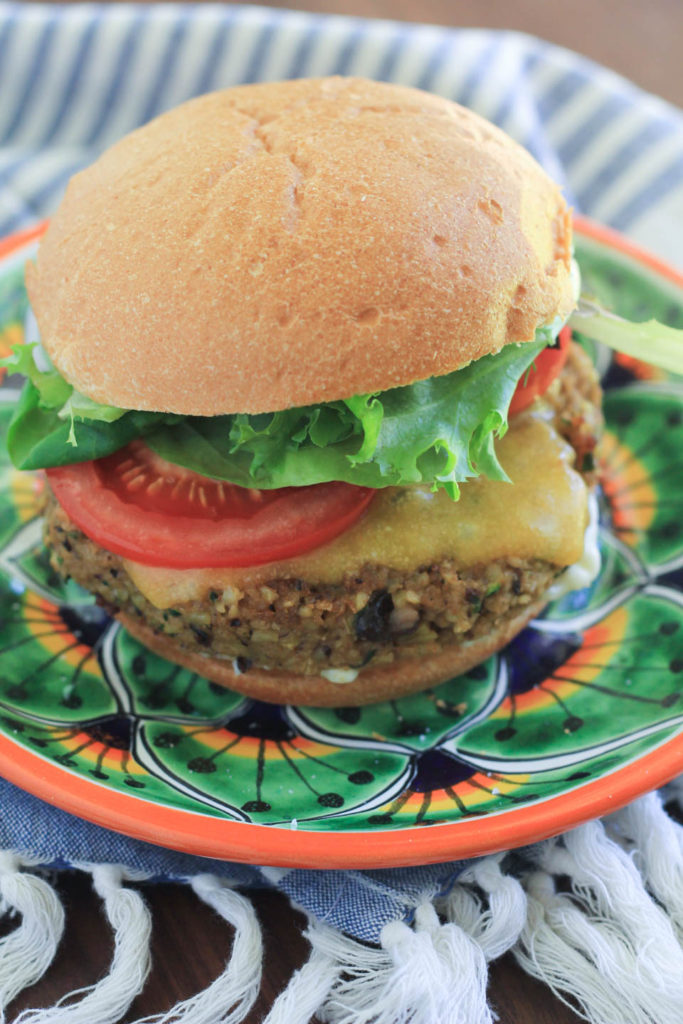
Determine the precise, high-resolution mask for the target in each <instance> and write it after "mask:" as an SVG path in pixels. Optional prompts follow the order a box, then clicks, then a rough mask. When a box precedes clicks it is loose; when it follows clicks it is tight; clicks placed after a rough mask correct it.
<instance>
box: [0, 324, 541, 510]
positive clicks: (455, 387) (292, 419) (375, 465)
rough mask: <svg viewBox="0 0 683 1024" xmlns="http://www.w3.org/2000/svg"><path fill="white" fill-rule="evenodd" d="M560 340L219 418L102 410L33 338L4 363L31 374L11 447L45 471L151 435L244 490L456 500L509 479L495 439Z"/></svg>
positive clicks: (169, 455)
mask: <svg viewBox="0 0 683 1024" xmlns="http://www.w3.org/2000/svg"><path fill="white" fill-rule="evenodd" d="M551 340H552V335H551V334H550V332H549V331H547V330H543V331H541V332H539V336H538V338H537V339H536V340H535V341H534V342H531V343H529V344H524V345H507V346H506V347H505V348H504V349H503V350H502V351H501V352H499V353H497V354H496V355H493V356H485V357H484V358H482V359H478V360H476V361H475V362H473V363H470V364H469V365H468V366H466V367H464V368H462V369H460V370H457V371H455V372H453V373H450V374H446V375H445V376H443V377H433V378H430V379H429V380H425V381H419V382H417V383H416V384H412V385H409V386H406V387H400V388H392V389H390V390H388V391H383V392H380V393H378V394H369V395H356V396H354V397H352V398H349V399H346V400H344V401H337V402H329V403H326V404H323V405H317V406H304V407H301V408H296V409H287V410H284V411H281V412H276V413H268V414H263V415H258V416H250V415H246V414H236V415H232V416H214V417H198V416H186V417H181V416H174V415H170V414H164V413H149V412H134V411H126V410H122V409H117V408H115V407H113V406H100V405H98V404H97V403H96V402H92V401H91V400H90V399H88V398H85V397H84V396H83V395H79V394H78V392H75V391H74V390H73V389H72V388H71V387H70V385H68V384H67V383H66V381H64V380H63V379H62V378H61V377H60V375H59V374H58V373H57V372H56V371H55V370H54V369H52V368H50V369H49V370H41V369H39V368H38V366H37V365H36V362H35V360H34V358H33V355H32V352H31V350H30V348H29V346H25V347H19V348H18V349H17V351H15V354H14V356H12V357H10V359H9V360H7V361H6V362H7V364H8V368H9V369H11V370H12V371H14V372H17V371H18V372H24V373H25V374H26V375H27V377H28V380H27V382H26V384H25V386H24V391H23V392H22V396H21V400H20V402H19V404H18V406H17V408H16V410H15V414H14V416H13V418H12V422H11V425H10V429H9V437H8V448H9V452H10V456H11V458H12V460H13V462H14V464H15V465H16V466H17V467H19V468H21V469H38V468H43V467H48V466H58V465H65V464H68V463H74V462H83V461H86V460H88V459H95V458H102V457H103V456H105V455H109V454H111V453H113V452H115V451H117V450H118V449H119V448H121V447H123V446H124V445H126V444H128V443H129V442H130V441H131V440H133V439H134V438H136V437H144V438H145V440H146V442H147V443H148V444H149V446H150V447H151V448H153V449H154V451H156V452H157V453H158V454H159V455H161V456H162V457H163V458H165V459H168V460H169V461H170V462H173V463H176V464H177V465H181V466H185V467H187V468H188V469H192V470H195V472H198V473H202V474H204V475H205V476H209V477H213V478H215V479H218V480H226V481H230V482H232V483H236V484H239V485H241V486H244V487H257V488H268V489H269V488H274V487H290V486H302V485H307V484H314V483H323V482H326V481H330V480H343V481H347V482H349V483H355V484H359V485H363V486H369V487H386V486H389V485H394V484H411V483H428V484H430V485H431V486H432V487H433V488H434V489H437V488H439V487H443V488H445V489H446V490H447V492H448V493H449V494H450V495H451V496H452V497H454V498H455V497H457V495H458V484H459V483H460V482H461V481H463V480H466V479H468V478H469V477H473V476H478V475H479V474H485V475H486V476H489V477H491V478H493V479H497V480H504V479H506V477H505V473H504V471H503V469H502V467H501V465H500V463H499V462H498V459H497V457H496V453H495V448H494V441H495V439H496V438H497V437H502V436H503V434H504V433H505V431H506V430H507V409H508V406H509V404H510V400H511V398H512V395H513V393H514V391H515V388H516V386H517V382H518V381H519V379H520V377H522V376H523V374H524V373H525V371H526V370H527V369H528V367H529V366H530V365H531V363H532V362H533V360H534V359H535V358H536V356H537V355H538V354H539V352H541V351H542V349H543V348H544V347H545V345H546V344H547V343H548V341H551Z"/></svg>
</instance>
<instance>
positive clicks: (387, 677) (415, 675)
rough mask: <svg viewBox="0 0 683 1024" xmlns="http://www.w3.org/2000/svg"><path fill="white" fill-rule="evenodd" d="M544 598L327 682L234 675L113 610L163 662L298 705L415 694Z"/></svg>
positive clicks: (452, 671) (485, 650)
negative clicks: (476, 631)
mask: <svg viewBox="0 0 683 1024" xmlns="http://www.w3.org/2000/svg"><path fill="white" fill-rule="evenodd" d="M546 603H547V602H546V601H537V602H534V603H533V604H530V605H527V606H526V607H525V609H524V611H523V612H522V613H521V614H518V615H515V616H511V617H510V618H509V619H507V621H504V622H503V623H502V624H501V625H500V627H499V628H498V629H497V630H496V632H495V633H491V634H488V635H487V636H482V637H480V638H478V639H477V640H473V641H471V642H470V643H464V644H455V645H454V646H453V647H452V648H448V649H445V650H442V651H441V652H440V653H439V654H436V655H434V656H433V657H431V658H421V659H415V660H412V661H400V662H396V663H394V664H393V665H382V666H379V667H377V668H373V667H372V666H368V667H367V668H365V669H363V670H362V671H361V672H360V673H359V674H358V676H357V678H356V679H355V680H354V681H353V682H352V683H343V684H340V683H331V682H330V681H329V680H328V679H325V678H324V677H323V676H304V675H295V674H294V673H293V672H274V671H273V672H271V671H267V670H266V669H262V668H258V667H254V668H250V669H249V670H248V671H247V672H244V673H240V674H237V673H236V672H234V671H233V668H232V661H226V660H219V659H218V658H211V657H208V656H205V655H203V654H198V653H195V652H193V651H186V650H184V649H183V648H181V647H179V646H178V644H175V643H173V641H172V640H170V639H169V637H168V636H164V635H159V634H158V633H155V632H154V631H153V630H151V629H150V628H149V626H146V625H144V623H142V622H140V621H139V620H138V619H133V618H131V617H130V616H128V615H125V614H121V613H119V614H117V616H116V617H117V619H119V621H120V622H121V623H122V624H123V625H124V626H125V628H126V629H127V630H128V632H129V633H131V634H132V635H133V636H134V637H135V638H136V639H137V640H139V641H140V642H141V643H143V644H144V645H145V647H149V648H150V650H152V651H154V652H155V653H156V654H160V655H161V656H162V657H164V658H168V659H169V661H174V662H177V663H178V664H179V665H184V666H185V668H189V669H190V671H192V672H196V673H197V674H198V675H201V676H204V678H205V679H210V680H211V681H212V682H214V683H219V684H220V685H221V686H226V687H228V689H230V690H235V691H236V692H237V693H243V694H244V695H245V696H246V697H253V698H255V699H256V700H264V701H269V702H270V703H273V704H303V705H309V706H310V707H348V706H349V705H361V704H376V703H377V702H378V701H383V700H394V699H396V698H398V697H405V696H406V695H407V694H409V693H418V692H419V691H420V690H424V689H425V688H426V687H429V686H438V684H439V683H443V682H445V681H446V680H447V679H453V678H455V677H456V676H459V675H461V674H462V673H463V672H467V671H469V669H471V668H473V667H474V666H475V665H479V664H480V663H481V662H482V661H484V660H485V659H486V658H488V657H490V655H492V654H495V652H496V651H499V650H500V649H501V648H502V647H504V646H505V645H506V644H508V643H509V642H510V641H511V640H512V639H513V637H515V636H516V635H517V634H518V633H519V632H520V631H521V630H522V629H524V627H525V626H526V625H527V623H529V622H530V621H531V620H532V619H533V618H534V617H535V616H536V615H538V614H539V612H540V611H542V609H543V608H544V607H545V605H546Z"/></svg>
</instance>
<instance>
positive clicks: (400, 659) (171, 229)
mask: <svg viewBox="0 0 683 1024" xmlns="http://www.w3.org/2000/svg"><path fill="white" fill-rule="evenodd" d="M27 287H28V291H29V297H30V301H31V304H32V308H33V311H34V313H35V317H36V320H37V323H38V328H39V334H40V343H36V344H33V345H30V344H27V345H24V346H21V347H20V348H18V349H17V350H16V352H15V355H14V356H13V357H12V358H11V359H10V361H9V362H10V365H11V367H12V368H13V369H14V370H19V371H21V372H23V373H24V374H25V375H26V377H27V381H26V383H25V386H24V389H23V391H22V395H21V399H20V402H19V405H18V407H17V409H16V413H15V416H14V419H13V422H12V425H11V428H10V434H9V448H10V452H11V455H12V458H13V460H14V462H15V464H16V465H17V466H20V467H21V468H26V469H38V468H40V469H45V470H46V475H47V487H46V492H47V499H46V520H45V523H46V525H45V536H46V541H47V544H48V545H49V547H50V549H51V553H52V554H51V557H52V560H53V562H54V565H55V566H56V567H57V569H58V570H59V571H60V572H61V573H63V574H65V575H68V576H71V577H73V578H74V579H75V580H77V581H78V582H79V583H81V584H83V585H84V586H85V587H87V588H88V589H89V590H90V591H92V592H93V593H94V594H95V595H96V597H97V600H98V601H99V602H101V603H102V604H103V605H104V606H105V607H107V608H108V609H110V610H111V612H112V613H113V614H114V615H116V616H117V617H118V618H119V619H120V620H121V621H122V622H123V623H124V624H125V626H126V628H127V629H128V630H130V632H132V633H133V634H134V635H135V636H136V637H138V638H139V639H140V640H141V641H142V642H143V643H145V644H146V645H147V646H148V647H150V648H151V649H153V650H155V651H157V652H159V653H161V654H162V655H164V656H165V657H167V658H170V659H172V660H174V661H175V662H178V663H180V664H182V665H185V666H187V667H189V668H190V669H192V670H195V671H197V672H199V673H201V674H202V675H204V676H206V677H208V678H209V679H211V680H213V681H215V682H218V683H222V684H225V685H227V686H229V687H231V688H233V689H235V690H238V691H241V692H243V693H245V694H248V695H251V696H253V697H256V698H259V699H263V700H268V701H276V702H280V703H284V702H287V703H304V704H305V703H308V704H317V705H348V704H363V703H370V702H372V701H376V700H381V699H387V698H391V697H396V696H400V695H402V694H406V693H410V692H413V691H416V690H419V689H422V688H425V687H428V686H431V685H433V684H436V683H438V682H440V681H443V680H445V679H447V678H450V677H452V676H454V675H457V674H458V673H462V672H464V671H467V670H469V669H471V668H472V667H473V666H474V665H475V664H477V663H478V662H480V661H482V660H483V659H484V658H486V657H487V656H488V655H490V654H491V653H492V652H494V651H496V650H497V649H498V648H500V647H501V646H502V645H504V644H505V643H507V642H508V641H509V640H510V639H511V638H512V637H513V636H514V635H515V634H516V633H518V632H519V631H520V630H521V629H522V628H523V626H524V625H525V624H526V623H527V622H528V621H529V619H530V618H531V617H532V616H534V615H536V614H537V613H538V612H539V611H540V610H541V609H542V608H543V606H544V605H545V604H546V603H547V601H548V599H549V597H550V596H553V595H554V594H556V593H558V592H559V591H558V587H575V586H581V585H585V583H586V581H587V579H588V578H589V574H590V571H591V568H592V571H593V572H594V571H595V545H594V536H593V535H594V527H592V526H591V525H590V524H591V515H590V509H591V505H592V504H594V500H593V499H592V497H591V488H592V485H593V483H594V460H593V452H594V449H595V447H596V444H597V441H598V438H599V434H600V429H601V413H600V392H599V387H598V383H597V380H596V376H595V373H594V371H593V368H592V365H591V363H590V361H589V360H588V358H587V357H586V356H585V355H584V353H583V352H582V350H581V349H580V348H579V347H578V346H577V345H575V344H574V343H573V342H571V340H570V338H569V333H568V329H567V328H566V327H565V326H564V325H565V323H566V320H567V318H568V317H569V315H570V312H571V310H572V309H573V307H574V306H575V303H576V297H577V287H576V280H575V275H574V274H573V273H572V259H571V224H570V217H569V213H568V210H567V207H566V204H565V202H564V200H563V198H562V196H561V195H560V192H559V190H558V188H557V187H556V185H554V184H553V183H552V182H551V181H550V180H549V178H548V177H547V176H546V175H545V173H544V172H543V171H542V170H541V168H540V167H539V166H538V165H537V164H536V163H535V162H534V160H533V159H532V158H531V156H529V154H528V153H526V152H525V151H524V150H523V149H522V148H520V147H519V146H518V145H517V144H516V143H514V142H513V141H512V140H510V139H509V138H508V137H507V136H505V135H504V134H503V133H502V132H501V131H499V130H498V129H497V128H495V127H493V126H492V125H490V124H488V123H487V122H486V121H484V120H482V119H481V118H480V117H478V116H477V115H475V114H473V113H471V112H470V111H468V110H465V109H463V108H461V107H459V106H456V105H455V104H453V103H450V102H448V101H446V100H444V99H440V98H438V97H435V96H431V95H428V94H425V93H422V92H419V91H416V90H412V89H408V88H403V87H398V86H393V85H386V84H380V83H376V82H369V81H363V80H357V79H344V78H330V79H319V80H299V81H290V82H280V83H269V84H263V85H250V86H244V87H239V88H234V89H229V90H226V91H223V92H217V93H213V94H210V95H206V96H202V97H200V98H198V99H195V100H192V101H190V102H189V103H186V104H184V105H182V106H180V107H178V108H177V109H175V110H172V111H170V112H168V113H166V114H164V115H163V116H161V117H159V118H157V119H156V120H154V121H152V122H151V123H150V124H148V125H146V126H145V127H143V128H141V129H139V130H137V131H135V132H133V133H132V134H131V135H129V136H127V137H126V138H124V139H123V140H121V141H120V142H119V143H117V144H116V145H115V146H113V147H112V148H111V149H109V150H108V151H107V152H105V153H104V155H103V156H101V157H100V159H99V160H98V161H97V162H96V163H95V164H93V166H91V167H90V168H89V169H87V170H85V171H83V172H82V173H80V174H77V175H76V176H75V177H74V178H73V180H72V181H71V183H70V185H69V187H68V190H67V193H66V196H65V198H64V200H63V202H62V204H61V206H60V208H59V209H58V211H57V212H56V214H55V216H54V218H53V219H52V222H51V224H50V226H49V228H48V230H47V233H46V234H45V236H44V238H43V240H42V243H41V245H40V250H39V253H38V257H37V262H36V263H35V264H31V265H29V266H28V267H27ZM577 566H578V569H577ZM570 567H573V568H570Z"/></svg>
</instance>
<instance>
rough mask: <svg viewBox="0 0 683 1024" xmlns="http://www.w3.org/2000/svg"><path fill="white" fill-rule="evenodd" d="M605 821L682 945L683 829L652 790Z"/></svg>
mask: <svg viewBox="0 0 683 1024" xmlns="http://www.w3.org/2000/svg"><path fill="white" fill-rule="evenodd" d="M605 824H606V826H607V831H608V834H609V835H610V837H611V838H612V839H615V840H616V841H617V842H618V843H620V845H621V846H622V847H623V848H624V849H625V850H626V852H627V853H629V854H630V855H631V856H632V857H633V863H634V864H635V866H636V867H637V868H638V871H639V872H640V874H641V876H642V878H643V881H644V882H645V885H646V886H647V888H648V889H649V890H650V892H651V893H652V895H653V896H654V897H655V898H656V899H657V900H658V901H659V902H660V903H661V904H662V906H663V907H664V908H665V909H666V911H667V914H668V917H669V920H670V921H671V924H672V926H673V928H674V929H675V931H676V934H677V935H678V940H679V942H681V944H682V945H683V829H681V828H680V827H678V826H677V825H676V824H675V823H674V822H673V821H672V820H671V818H670V817H669V815H668V814H667V813H666V811H665V810H664V807H663V804H662V799H661V797H660V796H659V794H658V793H649V794H648V795H647V796H644V797H641V798H640V800H637V801H636V802H635V803H634V804H631V806H630V807H624V809H623V810H621V811H617V813H616V814H613V815H611V816H610V817H609V818H607V819H606V822H605ZM682 988H683V983H682ZM681 1001H682V1002H683V993H682V995H681ZM681 1017H683V1013H682V1014H681Z"/></svg>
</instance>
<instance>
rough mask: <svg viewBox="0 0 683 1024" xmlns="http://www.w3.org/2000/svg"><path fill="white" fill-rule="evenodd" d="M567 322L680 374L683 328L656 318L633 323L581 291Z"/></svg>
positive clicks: (611, 346) (621, 350)
mask: <svg viewBox="0 0 683 1024" xmlns="http://www.w3.org/2000/svg"><path fill="white" fill-rule="evenodd" d="M569 326H570V327H572V328H574V330H576V331H579V332H580V333H581V334H583V335H585V336H586V337H587V338H592V339H593V341H599V342H602V344H603V345H607V346H608V347H609V348H613V349H616V350H617V352H623V353H624V355H627V356H632V357H633V358H635V359H641V360H642V361H643V362H645V363H651V364H652V365H653V366H658V367H660V369H662V370H668V371H669V372H670V373H680V374H683V330H681V329H680V328H676V327H667V326H666V324H660V323H659V321H657V320H646V321H645V322H643V323H632V322H631V321H630V320H624V319H623V318H622V317H620V316H617V314H616V313H612V312H611V311H610V310H608V309H605V308H604V306H601V305H600V303H599V302H597V301H596V300H595V299H594V298H592V297H589V296H587V295H581V297H580V299H579V304H578V307H577V308H576V309H575V310H574V312H573V313H572V315H571V317H570V318H569Z"/></svg>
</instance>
